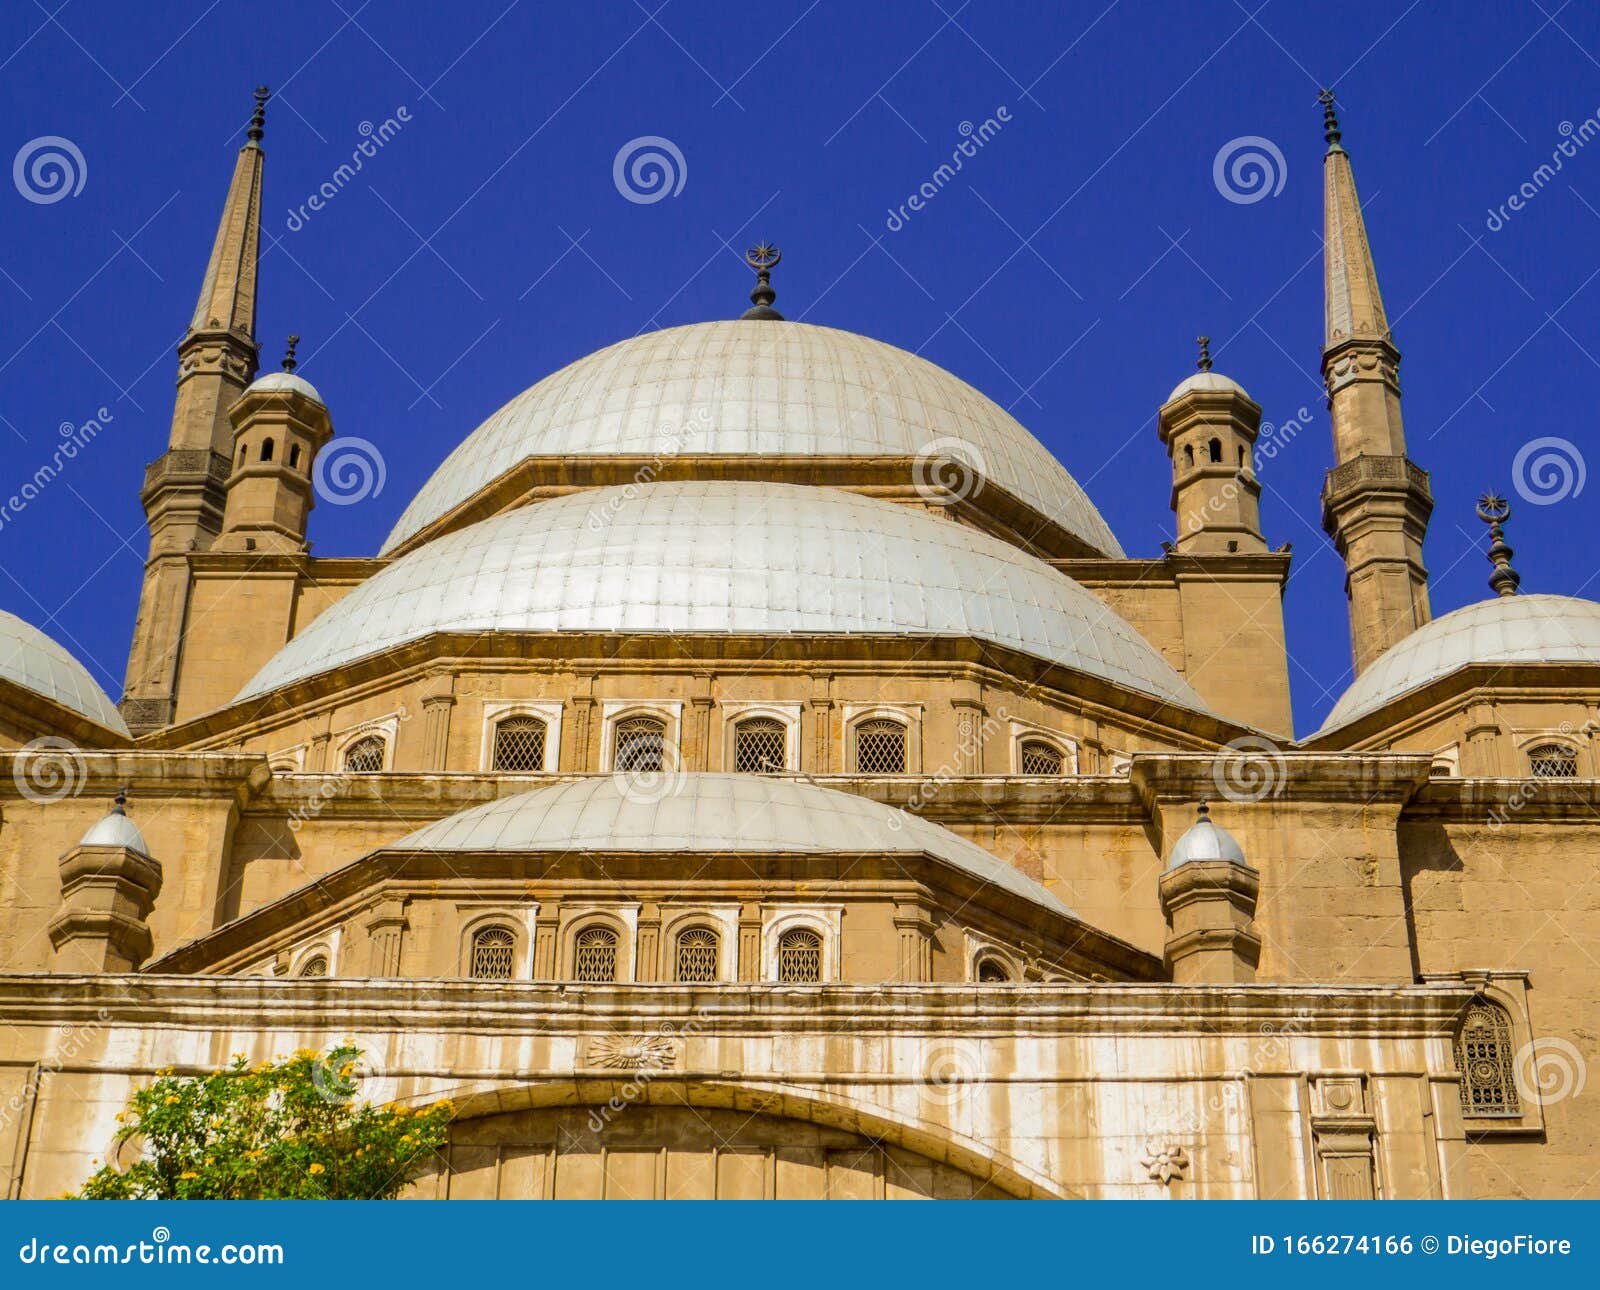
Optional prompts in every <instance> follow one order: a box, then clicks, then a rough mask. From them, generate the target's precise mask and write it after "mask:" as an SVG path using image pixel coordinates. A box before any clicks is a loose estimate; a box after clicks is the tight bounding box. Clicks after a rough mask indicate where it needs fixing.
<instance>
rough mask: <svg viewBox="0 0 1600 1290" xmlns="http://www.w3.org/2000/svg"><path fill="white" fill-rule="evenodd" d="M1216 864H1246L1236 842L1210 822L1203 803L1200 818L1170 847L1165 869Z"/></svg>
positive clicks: (1231, 836)
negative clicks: (1225, 862) (1222, 861)
mask: <svg viewBox="0 0 1600 1290" xmlns="http://www.w3.org/2000/svg"><path fill="white" fill-rule="evenodd" d="M1217 860H1231V861H1232V862H1233V863H1234V864H1247V863H1248V861H1246V860H1245V858H1244V848H1243V847H1241V846H1240V845H1239V842H1238V840H1237V839H1236V838H1235V837H1234V836H1233V834H1231V833H1229V832H1228V830H1227V829H1219V828H1218V827H1217V826H1216V825H1215V824H1213V823H1212V822H1211V810H1210V808H1209V807H1208V806H1206V804H1205V803H1204V802H1202V803H1201V804H1200V818H1199V819H1198V820H1196V821H1195V822H1194V823H1193V824H1191V825H1190V826H1189V829H1188V831H1187V832H1185V833H1184V835H1183V836H1182V837H1181V838H1179V839H1178V840H1177V842H1175V843H1174V844H1173V847H1172V854H1171V855H1170V856H1168V857H1167V868H1168V869H1169V870H1170V869H1176V868H1177V867H1178V866H1179V865H1184V864H1200V863H1204V862H1206V861H1217Z"/></svg>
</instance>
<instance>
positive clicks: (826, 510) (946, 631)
mask: <svg viewBox="0 0 1600 1290" xmlns="http://www.w3.org/2000/svg"><path fill="white" fill-rule="evenodd" d="M750 325H751V326H752V327H754V326H755V324H750ZM477 632H621V633H628V634H635V633H648V632H655V633H673V634H711V635H740V634H749V635H759V636H772V635H812V636H840V635H846V636H855V635H890V636H921V637H933V636H945V637H967V638H972V639H976V640H982V641H988V642H991V643H993V644H996V645H1000V646H1004V647H1007V648H1010V649H1015V650H1018V651H1021V652H1022V653H1025V654H1031V655H1033V656H1034V657H1035V658H1039V659H1044V660H1046V661H1048V662H1051V663H1057V664H1061V665H1062V666H1065V667H1070V668H1073V669H1075V670H1077V671H1079V672H1085V673H1088V674H1090V675H1092V676H1097V677H1100V678H1102V679H1104V680H1107V681H1111V682H1113V683H1115V684H1117V685H1120V686H1123V687H1126V688H1128V689H1132V690H1136V691H1138V692H1140V693H1142V694H1146V695H1150V696H1152V697H1154V698H1156V699H1158V700H1161V701H1164V702H1168V703H1173V704H1176V705H1178V706H1179V707H1182V708H1188V709H1190V710H1191V711H1205V710H1206V708H1205V705H1204V704H1203V703H1202V702H1201V700H1200V698H1199V696H1197V695H1196V694H1195V692H1194V691H1193V690H1192V689H1191V688H1190V687H1189V685H1188V684H1187V683H1186V682H1185V681H1184V680H1183V679H1182V678H1181V677H1180V676H1179V675H1178V674H1177V673H1176V672H1175V671H1173V669H1172V668H1171V667H1170V666H1169V665H1168V664H1167V663H1166V662H1165V661H1164V660H1163V659H1162V658H1161V656H1160V655H1159V654H1157V653H1156V651H1155V650H1154V649H1152V648H1151V646H1150V645H1149V644H1148V643H1147V642H1146V641H1145V640H1144V639H1143V638H1142V637H1141V636H1140V635H1139V634H1138V633H1137V632H1136V631H1134V629H1133V628H1132V627H1130V626H1129V625H1128V624H1127V623H1126V622H1125V621H1124V620H1123V619H1121V618H1120V617H1118V616H1117V614H1116V613H1115V612H1114V611H1113V610H1112V609H1111V608H1110V607H1109V606H1107V605H1106V604H1105V603H1104V602H1103V601H1101V600H1099V599H1097V598H1096V597H1095V596H1094V595H1093V594H1092V593H1090V592H1089V591H1087V590H1086V589H1085V588H1084V587H1082V586H1080V585H1079V584H1078V583H1076V582H1074V581H1073V580H1072V579H1071V578H1069V577H1067V576H1066V575H1065V574H1063V573H1060V572H1058V571H1057V570H1055V569H1053V568H1051V567H1050V566H1049V565H1048V564H1046V563H1045V562H1044V561H1042V560H1039V559H1036V558H1035V557H1033V556H1031V555H1028V554H1027V553H1026V552H1023V551H1019V550H1018V549H1017V548H1016V547H1014V546H1012V545H1011V544H1010V543H1008V542H1004V541H1002V540H1001V539H999V538H996V537H991V536H989V535H988V534H987V533H981V532H979V531H978V530H977V529H974V528H972V527H970V526H969V525H966V524H959V523H956V522H955V521H953V520H944V519H936V518H934V517H932V516H930V515H928V514H927V513H926V512H924V511H921V510H919V509H917V508H915V507H911V506H902V505H899V504H897V503H894V502H886V501H880V500H878V499H876V498H871V497H862V496H860V495H859V494H856V493H849V492H843V491H841V490H838V489H833V488H817V487H806V486H802V485H797V484H769V483H759V482H732V481H725V482H714V481H689V482H677V483H662V484H650V485H648V486H645V487H643V488H639V489H634V488H631V487H628V486H622V487H616V488H599V489H591V490H587V491H584V492H580V493H574V494H571V495H569V496H566V497H559V498H555V499H553V500H551V501H546V502H541V503H539V504H538V505H537V506H525V507H522V508H520V509H518V510H513V511H508V512H506V513H505V514H503V515H496V516H494V517H493V518H492V519H487V520H483V521H481V522H480V523H477V524H474V525H471V526H470V527H468V528H464V529H458V530H457V531H456V532H454V533H448V534H446V535H445V536H443V537H440V538H436V539H434V540H433V541H432V542H429V543H427V544H425V545H424V546H421V547H418V548H417V549H416V550H415V551H412V552H410V553H408V554H406V555H403V556H401V557H400V558H399V559H397V560H396V561H395V562H394V563H393V564H391V565H390V566H389V567H388V568H387V569H384V570H383V571H382V572H381V573H378V574H376V575H375V576H373V577H372V578H371V579H369V580H368V581H366V582H364V583H362V584H361V586H359V587H357V588H356V589H355V590H354V591H352V592H351V593H350V594H349V595H347V596H346V597H345V598H344V599H343V600H340V601H338V602H337V603H336V604H334V605H333V606H331V607H330V608H329V609H327V610H326V611H324V612H323V613H322V614H321V615H320V616H318V617H317V618H315V619H314V620H312V622H311V624H310V626H308V627H307V628H306V629H305V631H303V632H301V633H300V635H298V636H296V637H295V638H294V639H293V640H291V641H290V642H289V643H288V644H287V645H285V646H284V647H283V648H282V649H281V650H279V651H278V653H277V654H276V655H275V656H274V657H273V659H272V660H271V661H270V662H269V663H268V664H267V665H266V667H264V668H262V670H261V671H260V672H259V673H258V674H257V675H256V677H255V678H254V679H253V680H252V681H251V682H250V683H249V684H248V685H247V686H245V688H244V689H243V690H242V691H241V692H240V694H239V698H241V699H245V698H250V697H253V696H256V695H262V694H267V693H270V692H271V691H273V690H276V689H279V688H281V687H283V686H286V685H289V684H291V683H293V682H295V681H299V680H302V679H304V678H306V677H310V676H315V675H317V674H318V673H321V672H326V671H328V670H330V669H332V668H336V667H340V666H342V665H343V664H346V663H352V662H355V661H357V660H359V659H363V658H367V657H370V656H372V655H375V654H379V653H382V652H383V651H385V650H388V649H392V648H394V647H395V646H398V645H403V644H406V643H407V642H410V641H420V640H423V639H425V638H426V637H429V636H432V635H436V634H439V633H477Z"/></svg>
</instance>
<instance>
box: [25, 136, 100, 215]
mask: <svg viewBox="0 0 1600 1290" xmlns="http://www.w3.org/2000/svg"><path fill="white" fill-rule="evenodd" d="M88 181H89V163H88V162H87V161H85V160H84V159H83V152H82V151H81V150H80V149H79V147H78V145H77V144H75V143H73V142H72V140H71V139H63V138H62V137H61V136H60V135H59V134H41V135H40V136H39V137H38V138H37V139H29V140H28V142H27V143H25V144H23V145H22V147H20V148H18V149H17V155H16V157H15V158H14V159H13V160H12V162H11V182H12V183H13V184H15V185H16V186H17V191H18V192H19V193H21V194H22V195H23V196H24V197H25V198H27V199H28V200H29V201H30V202H32V203H33V204H34V205H35V206H53V205H55V203H56V202H58V201H60V200H61V199H62V198H63V197H76V196H77V195H78V194H79V193H81V192H82V191H83V186H84V184H86V183H87V182H88Z"/></svg>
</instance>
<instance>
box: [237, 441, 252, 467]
mask: <svg viewBox="0 0 1600 1290" xmlns="http://www.w3.org/2000/svg"><path fill="white" fill-rule="evenodd" d="M249 455H250V445H249V444H247V443H242V444H240V445H239V464H240V465H241V466H242V465H244V463H245V458H247V457H248V456H249Z"/></svg>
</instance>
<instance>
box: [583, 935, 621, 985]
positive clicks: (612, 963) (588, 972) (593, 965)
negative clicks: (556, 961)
mask: <svg viewBox="0 0 1600 1290" xmlns="http://www.w3.org/2000/svg"><path fill="white" fill-rule="evenodd" d="M572 979H573V980H574V981H590V982H601V981H615V980H616V979H617V934H616V933H615V932H614V931H612V930H611V929H610V928H609V927H585V928H584V929H583V930H582V931H581V932H579V933H578V936H577V939H576V940H575V941H573V943H572Z"/></svg>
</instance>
